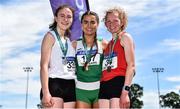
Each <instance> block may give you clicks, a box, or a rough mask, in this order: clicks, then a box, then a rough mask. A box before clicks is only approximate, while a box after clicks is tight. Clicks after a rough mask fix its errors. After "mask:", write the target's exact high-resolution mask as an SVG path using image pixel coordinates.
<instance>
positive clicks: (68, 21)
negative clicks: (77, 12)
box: [55, 8, 73, 31]
mask: <svg viewBox="0 0 180 109" xmlns="http://www.w3.org/2000/svg"><path fill="white" fill-rule="evenodd" d="M55 20H56V22H57V26H58V27H59V28H60V29H61V30H63V31H65V30H67V29H68V28H70V26H71V25H72V22H73V13H72V11H71V10H70V9H69V8H62V9H60V10H59V12H58V13H57V16H55Z"/></svg>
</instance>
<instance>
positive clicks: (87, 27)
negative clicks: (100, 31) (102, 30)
mask: <svg viewBox="0 0 180 109" xmlns="http://www.w3.org/2000/svg"><path fill="white" fill-rule="evenodd" d="M97 27H98V22H97V19H96V17H95V16H94V15H85V16H84V17H83V19H82V30H83V32H84V34H85V35H88V36H91V35H93V36H95V33H96V31H97Z"/></svg>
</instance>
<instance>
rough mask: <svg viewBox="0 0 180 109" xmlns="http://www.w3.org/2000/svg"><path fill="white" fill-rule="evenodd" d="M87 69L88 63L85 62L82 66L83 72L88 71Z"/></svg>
mask: <svg viewBox="0 0 180 109" xmlns="http://www.w3.org/2000/svg"><path fill="white" fill-rule="evenodd" d="M88 70H89V68H88V62H85V63H84V66H83V71H88Z"/></svg>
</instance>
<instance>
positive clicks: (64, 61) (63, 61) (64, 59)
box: [62, 57, 67, 65]
mask: <svg viewBox="0 0 180 109" xmlns="http://www.w3.org/2000/svg"><path fill="white" fill-rule="evenodd" d="M62 63H63V64H64V65H66V64H67V60H66V58H65V57H62Z"/></svg>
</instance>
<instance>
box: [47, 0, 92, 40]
mask: <svg viewBox="0 0 180 109" xmlns="http://www.w3.org/2000/svg"><path fill="white" fill-rule="evenodd" d="M50 4H51V8H52V11H53V13H55V10H56V9H57V8H58V7H59V6H60V5H64V4H66V5H70V6H71V7H72V8H74V9H75V13H74V21H73V25H72V28H71V38H70V39H71V41H72V40H77V39H79V37H80V36H81V33H82V30H81V22H80V17H81V15H82V14H83V13H84V12H86V11H87V10H89V4H88V0H50Z"/></svg>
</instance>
